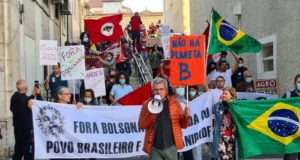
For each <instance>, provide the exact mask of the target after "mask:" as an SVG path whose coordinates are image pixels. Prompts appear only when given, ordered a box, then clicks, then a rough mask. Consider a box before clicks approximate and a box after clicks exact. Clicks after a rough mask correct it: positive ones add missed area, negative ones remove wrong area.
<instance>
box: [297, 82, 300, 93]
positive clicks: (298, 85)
mask: <svg viewBox="0 0 300 160" xmlns="http://www.w3.org/2000/svg"><path fill="white" fill-rule="evenodd" d="M296 87H297V90H298V91H300V83H297V84H296Z"/></svg>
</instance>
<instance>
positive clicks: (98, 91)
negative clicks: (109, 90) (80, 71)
mask: <svg viewBox="0 0 300 160" xmlns="http://www.w3.org/2000/svg"><path fill="white" fill-rule="evenodd" d="M84 86H85V88H86V89H92V90H93V91H94V93H95V97H100V96H104V95H106V90H105V77H104V70H103V68H95V69H91V70H88V71H86V72H85V79H84Z"/></svg>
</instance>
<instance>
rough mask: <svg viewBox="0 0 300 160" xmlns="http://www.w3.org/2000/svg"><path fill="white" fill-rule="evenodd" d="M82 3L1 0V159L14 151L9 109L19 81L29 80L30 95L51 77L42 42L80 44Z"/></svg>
mask: <svg viewBox="0 0 300 160" xmlns="http://www.w3.org/2000/svg"><path fill="white" fill-rule="evenodd" d="M82 4H83V0H60V1H59V0H34V1H33V0H9V1H0V104H1V105H0V128H1V134H2V136H3V137H2V139H0V159H2V158H3V159H5V158H7V157H10V155H11V153H12V151H13V145H14V134H13V126H12V114H11V111H10V107H9V106H10V98H11V96H12V94H13V93H14V92H15V91H16V87H15V83H16V81H17V80H19V79H26V80H27V82H28V84H29V91H28V95H29V94H31V92H32V89H33V86H34V81H35V80H39V82H40V83H41V82H43V81H44V79H45V76H46V75H47V74H49V72H50V70H51V69H50V67H47V66H41V65H39V41H40V40H57V41H58V44H59V45H63V44H64V43H65V41H67V40H68V41H70V42H78V41H79V35H80V32H81V31H82V30H83V29H82V27H81V23H82V13H81V12H82V11H83V10H84V8H83V5H82ZM67 6H68V7H67Z"/></svg>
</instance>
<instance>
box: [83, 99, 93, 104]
mask: <svg viewBox="0 0 300 160" xmlns="http://www.w3.org/2000/svg"><path fill="white" fill-rule="evenodd" d="M84 101H85V102H86V103H90V102H91V101H92V98H84Z"/></svg>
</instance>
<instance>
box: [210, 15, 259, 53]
mask: <svg viewBox="0 0 300 160" xmlns="http://www.w3.org/2000/svg"><path fill="white" fill-rule="evenodd" d="M261 48H262V45H261V43H260V42H258V41H257V40H256V39H254V38H252V37H251V36H249V35H247V34H246V33H244V32H242V31H241V30H239V29H237V28H235V27H234V26H233V25H231V24H229V23H228V22H227V21H226V20H225V19H223V18H222V17H221V16H220V15H219V13H218V12H217V11H215V10H214V9H212V18H211V28H210V36H209V42H208V49H207V53H208V54H209V55H211V54H214V53H219V52H221V51H233V52H235V53H236V54H240V53H245V52H252V53H257V52H259V51H260V50H261Z"/></svg>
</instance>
